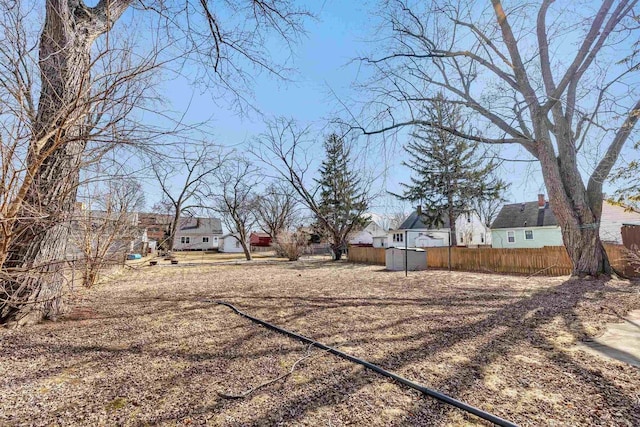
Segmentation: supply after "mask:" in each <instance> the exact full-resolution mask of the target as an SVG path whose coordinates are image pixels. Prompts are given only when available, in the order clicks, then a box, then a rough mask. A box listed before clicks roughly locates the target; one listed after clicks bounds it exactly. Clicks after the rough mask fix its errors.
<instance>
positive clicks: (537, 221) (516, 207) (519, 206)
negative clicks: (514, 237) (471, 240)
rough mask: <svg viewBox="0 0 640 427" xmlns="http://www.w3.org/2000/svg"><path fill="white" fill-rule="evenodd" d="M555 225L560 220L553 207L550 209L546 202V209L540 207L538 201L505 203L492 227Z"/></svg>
mask: <svg viewBox="0 0 640 427" xmlns="http://www.w3.org/2000/svg"><path fill="white" fill-rule="evenodd" d="M554 225H558V221H557V220H556V217H555V216H554V215H553V212H552V211H551V209H549V203H548V202H547V203H546V204H545V207H544V209H540V208H539V207H538V202H537V201H536V202H525V203H512V204H509V205H504V206H503V207H502V209H500V212H499V213H498V216H497V217H496V219H495V220H494V221H493V224H491V229H499V228H522V227H547V226H554Z"/></svg>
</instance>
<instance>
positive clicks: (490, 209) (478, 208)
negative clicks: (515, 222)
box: [471, 197, 505, 227]
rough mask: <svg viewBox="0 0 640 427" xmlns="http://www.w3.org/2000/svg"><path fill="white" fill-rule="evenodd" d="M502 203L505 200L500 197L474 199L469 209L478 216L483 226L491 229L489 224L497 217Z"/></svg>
mask: <svg viewBox="0 0 640 427" xmlns="http://www.w3.org/2000/svg"><path fill="white" fill-rule="evenodd" d="M504 202H505V199H504V198H502V197H497V198H488V199H476V200H473V202H472V203H471V208H472V209H473V210H474V211H475V213H477V214H478V216H479V217H480V221H482V223H483V224H484V225H485V226H487V227H491V223H492V222H493V220H494V219H496V216H498V212H500V209H501V208H502V205H503V203H504Z"/></svg>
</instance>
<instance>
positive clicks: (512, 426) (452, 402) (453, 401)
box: [204, 300, 518, 427]
mask: <svg viewBox="0 0 640 427" xmlns="http://www.w3.org/2000/svg"><path fill="white" fill-rule="evenodd" d="M204 302H215V303H216V304H220V305H226V306H227V307H229V308H230V309H232V310H233V311H235V312H236V313H237V314H239V315H240V316H243V317H246V318H247V319H249V320H251V321H252V322H255V323H259V324H260V325H262V326H264V327H266V328H268V329H271V330H274V331H276V332H280V333H281V334H285V335H288V336H290V337H292V338H295V339H297V340H300V341H302V342H305V343H307V344H311V345H312V346H314V347H318V348H320V349H322V350H326V351H328V352H329V353H333V354H335V355H336V356H338V357H341V358H343V359H346V360H348V361H350V362H353V363H357V364H358V365H362V366H364V367H365V368H368V369H371V370H372V371H375V372H377V373H379V374H381V375H384V376H385V377H389V378H392V379H394V380H396V381H397V382H399V383H401V384H404V385H406V386H408V387H411V388H413V389H415V390H418V391H420V392H422V393H424V394H426V395H428V396H431V397H434V398H436V399H438V400H440V401H442V402H444V403H447V404H449V405H453V406H455V407H456V408H460V409H462V410H463V411H467V412H469V413H471V414H473V415H476V416H478V417H480V418H483V419H485V420H487V421H491V422H492V423H494V424H496V425H499V426H504V427H518V426H517V425H516V424H514V423H512V422H510V421H507V420H504V419H502V418H500V417H497V416H495V415H492V414H490V413H488V412H485V411H483V410H481V409H478V408H476V407H474V406H471V405H468V404H466V403H464V402H461V401H459V400H457V399H454V398H453V397H450V396H447V395H446V394H442V393H440V392H439V391H436V390H432V389H430V388H427V387H425V386H423V385H421V384H418V383H415V382H413V381H410V380H408V379H406V378H403V377H401V376H399V375H396V374H394V373H393V372H389V371H387V370H386V369H382V368H381V367H379V366H377V365H374V364H373V363H369V362H367V361H366V360H362V359H358V358H357V357H355V356H351V355H350V354H347V353H344V352H342V351H340V350H338V349H336V348H333V347H329V346H328V345H324V344H322V343H320V342H318V341H314V340H312V339H311V338H307V337H305V336H304V335H300V334H296V333H295V332H291V331H288V330H286V329H282V328H280V327H278V326H276V325H273V324H271V323H269V322H265V321H264V320H260V319H258V318H257V317H253V316H251V315H249V314H246V313H243V312H242V311H240V310H238V309H237V308H236V307H234V306H233V305H231V304H229V303H228V302H225V301H211V300H205V301H204Z"/></svg>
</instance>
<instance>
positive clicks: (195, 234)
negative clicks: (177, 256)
mask: <svg viewBox="0 0 640 427" xmlns="http://www.w3.org/2000/svg"><path fill="white" fill-rule="evenodd" d="M221 237H222V223H221V222H220V220H219V219H218V218H183V219H181V220H180V226H179V227H178V229H177V230H176V235H175V238H174V240H173V249H174V250H176V251H206V250H212V249H216V248H218V246H219V245H220V238H221Z"/></svg>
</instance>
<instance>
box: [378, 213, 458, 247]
mask: <svg viewBox="0 0 640 427" xmlns="http://www.w3.org/2000/svg"><path fill="white" fill-rule="evenodd" d="M423 221H424V218H423V217H422V215H421V214H420V213H419V212H418V211H414V212H413V213H412V214H411V215H409V216H408V217H407V219H405V220H404V221H403V222H402V224H400V227H398V229H397V230H389V232H388V237H387V238H388V246H389V247H409V248H427V247H436V246H449V233H450V228H449V221H448V220H447V219H446V218H443V220H442V225H440V226H439V227H434V226H431V225H427V224H425V223H424V222H423ZM405 231H406V240H407V241H406V242H405Z"/></svg>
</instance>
